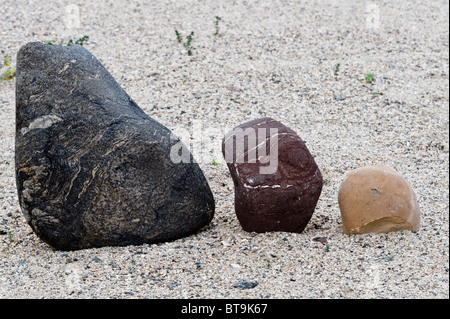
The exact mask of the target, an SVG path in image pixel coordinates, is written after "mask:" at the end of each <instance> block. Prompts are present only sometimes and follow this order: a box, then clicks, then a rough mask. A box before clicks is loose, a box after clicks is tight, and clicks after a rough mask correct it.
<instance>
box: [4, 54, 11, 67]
mask: <svg viewBox="0 0 450 319" xmlns="http://www.w3.org/2000/svg"><path fill="white" fill-rule="evenodd" d="M3 64H4V65H5V66H9V65H10V64H11V58H10V57H9V56H5V57H4V58H3Z"/></svg>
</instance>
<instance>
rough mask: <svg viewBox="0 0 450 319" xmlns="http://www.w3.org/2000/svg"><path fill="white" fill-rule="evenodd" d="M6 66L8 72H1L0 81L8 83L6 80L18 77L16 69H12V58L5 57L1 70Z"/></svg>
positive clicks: (0, 65) (0, 64)
mask: <svg viewBox="0 0 450 319" xmlns="http://www.w3.org/2000/svg"><path fill="white" fill-rule="evenodd" d="M3 66H5V67H6V70H5V71H1V70H0V79H2V80H4V81H6V80H12V79H13V78H14V77H15V76H16V69H15V68H11V67H10V66H11V58H10V57H9V56H5V57H3V65H2V63H1V62H0V69H1V68H2V67H3Z"/></svg>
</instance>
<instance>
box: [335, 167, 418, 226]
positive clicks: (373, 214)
mask: <svg viewBox="0 0 450 319" xmlns="http://www.w3.org/2000/svg"><path fill="white" fill-rule="evenodd" d="M338 200H339V208H340V210H341V216H342V224H343V231H344V233H352V234H364V233H387V232H390V231H396V230H414V231H417V230H419V226H420V210H419V205H418V203H417V199H416V195H415V194H414V191H413V190H412V188H411V186H410V185H409V183H408V182H407V181H406V179H405V178H404V177H403V176H402V175H401V174H399V173H398V172H396V171H395V170H393V169H391V168H388V167H383V166H365V167H361V168H358V169H355V170H353V171H351V172H349V173H348V175H347V176H346V177H345V179H344V181H343V182H342V184H341V187H340V189H339V195H338Z"/></svg>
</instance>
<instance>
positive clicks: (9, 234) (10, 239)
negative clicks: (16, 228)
mask: <svg viewBox="0 0 450 319" xmlns="http://www.w3.org/2000/svg"><path fill="white" fill-rule="evenodd" d="M8 239H9V242H10V243H11V242H13V241H14V238H13V233H12V231H10V230H9V231H8Z"/></svg>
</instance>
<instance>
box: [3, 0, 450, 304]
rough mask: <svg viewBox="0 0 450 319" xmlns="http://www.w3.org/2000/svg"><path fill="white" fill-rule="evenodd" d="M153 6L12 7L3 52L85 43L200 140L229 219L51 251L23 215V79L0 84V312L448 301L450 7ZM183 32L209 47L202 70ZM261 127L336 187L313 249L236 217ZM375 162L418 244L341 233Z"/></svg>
mask: <svg viewBox="0 0 450 319" xmlns="http://www.w3.org/2000/svg"><path fill="white" fill-rule="evenodd" d="M146 2H148V3H145V4H144V1H137V0H131V1H126V2H124V1H98V2H97V1H63V0H42V1H32V0H28V1H25V0H0V16H1V19H0V49H1V52H0V53H1V55H2V57H3V56H7V55H9V56H11V64H12V66H13V67H14V64H15V62H16V61H15V55H16V52H17V50H18V49H19V48H20V47H21V46H22V45H24V44H25V43H27V42H30V41H56V43H63V44H65V43H67V41H68V40H69V39H71V38H72V39H74V40H76V39H78V38H80V37H82V36H84V35H88V36H89V37H90V39H89V41H88V42H87V43H86V44H85V47H86V48H87V49H88V50H90V51H91V52H92V53H93V54H94V55H95V56H96V57H97V58H99V60H100V61H102V62H103V63H104V65H105V66H106V68H107V69H108V70H109V71H110V72H111V73H112V74H113V76H114V77H115V78H116V80H117V81H118V82H119V83H120V84H121V85H122V86H123V88H124V89H125V90H126V91H127V92H128V94H129V95H130V96H131V97H132V98H133V99H134V100H135V101H136V102H137V103H138V104H139V105H140V106H141V108H143V109H144V111H146V112H147V113H148V114H149V115H150V116H152V117H153V118H155V119H156V120H158V121H160V122H161V123H163V124H164V125H166V126H167V127H168V128H170V129H172V130H173V131H174V132H175V133H177V134H179V135H180V137H182V139H183V140H184V141H185V143H190V142H193V144H194V149H193V153H194V156H195V157H196V159H197V161H198V162H199V163H200V165H201V167H202V169H203V170H204V172H205V176H206V177H207V178H208V181H209V183H210V186H211V188H212V190H213V193H214V196H215V199H216V215H215V217H214V219H213V221H212V223H211V224H210V225H209V226H208V227H206V228H204V229H202V230H201V231H200V232H199V233H198V234H195V235H192V236H189V237H186V238H183V239H180V240H176V241H173V242H169V243H161V244H158V245H142V246H127V247H105V248H100V249H88V250H81V251H74V252H64V251H55V250H53V249H52V248H51V247H49V246H48V245H47V244H45V243H43V242H42V241H41V240H40V239H39V238H38V237H37V236H36V235H35V234H34V233H33V232H32V230H31V228H30V227H29V226H28V225H27V224H26V222H25V221H24V218H23V216H22V214H21V212H20V207H19V205H18V200H17V194H16V188H15V177H14V129H15V123H14V122H15V93H14V92H15V91H14V87H15V80H9V81H1V80H0V138H1V143H0V298H449V228H448V225H449V206H448V203H449V171H448V166H449V113H448V112H449V111H448V106H449V93H448V89H449V26H448V23H449V9H448V1H405V2H403V1H372V2H366V1H337V0H335V1H332V0H328V1H317V2H316V1H199V0H196V1H193V0H192V1H146ZM216 16H217V17H220V20H217V21H218V25H217V26H216V23H215V22H216ZM217 27H218V28H217ZM175 30H178V31H179V32H180V33H181V34H182V36H183V41H185V39H186V36H187V35H188V34H189V33H190V32H191V31H194V36H193V39H192V45H193V46H194V47H195V50H193V54H192V56H189V55H188V54H187V50H186V49H185V48H184V47H183V45H182V44H180V43H178V42H177V41H176V36H175ZM217 31H218V33H217V34H215V33H216V32H217ZM2 60H3V59H2ZM337 64H340V67H339V72H337V76H335V74H334V73H335V71H336V65H337ZM5 69H6V68H4V67H3V68H2V69H1V71H4V70H5ZM367 72H373V73H374V75H375V82H373V83H367V82H366V81H365V80H364V74H365V73H367ZM262 116H270V117H273V118H275V119H277V120H279V121H281V122H282V123H284V124H285V125H287V126H289V127H291V128H292V129H294V130H295V131H296V132H297V133H298V134H299V136H300V137H301V138H302V139H303V140H305V142H306V143H307V146H308V148H309V149H310V151H311V153H312V154H313V155H314V156H315V159H316V162H317V163H318V165H319V167H320V169H321V171H322V174H323V176H324V180H325V184H324V189H323V192H322V195H321V198H320V200H319V203H318V206H317V208H316V211H315V213H314V216H313V218H312V219H311V221H310V223H309V225H308V227H307V229H306V230H305V231H304V232H303V233H301V234H292V233H283V232H280V233H265V234H255V233H247V232H245V231H243V230H242V228H241V226H240V225H239V222H238V220H237V219H236V216H235V214H234V209H233V200H234V192H233V184H232V181H231V178H230V175H229V172H228V170H227V167H226V165H225V162H224V160H223V159H222V156H221V155H220V153H218V152H217V151H218V150H219V147H220V141H221V139H222V136H223V134H224V132H225V131H226V130H227V129H231V128H232V127H234V126H236V125H239V124H241V123H243V122H245V121H248V120H251V119H254V118H258V117H262ZM199 132H201V134H202V135H203V136H204V141H203V144H199V143H200V142H199V141H198V140H197V139H196V138H195V136H196V134H198V133H199ZM214 160H215V161H216V162H217V163H218V165H212V164H211V162H213V161H214ZM374 164H378V165H385V166H389V167H391V168H394V169H396V170H397V171H399V172H401V173H402V174H403V175H404V176H405V177H406V179H407V180H408V181H409V183H410V184H411V185H412V187H413V189H414V191H415V192H416V194H417V197H418V200H419V205H420V207H421V217H422V226H421V229H420V231H418V232H410V231H399V232H394V233H388V234H365V235H351V236H349V235H346V234H343V233H342V224H341V217H340V212H339V207H338V202H337V192H338V189H339V186H340V183H341V182H342V180H343V178H344V175H345V173H346V172H348V171H350V170H352V169H355V168H357V167H360V166H364V165H374ZM316 237H326V240H327V242H326V243H321V242H317V241H314V240H313V239H314V238H316ZM240 282H252V283H254V284H253V285H251V286H254V287H253V288H249V289H242V288H243V287H246V286H245V285H237V286H236V287H235V285H236V284H237V283H240Z"/></svg>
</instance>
